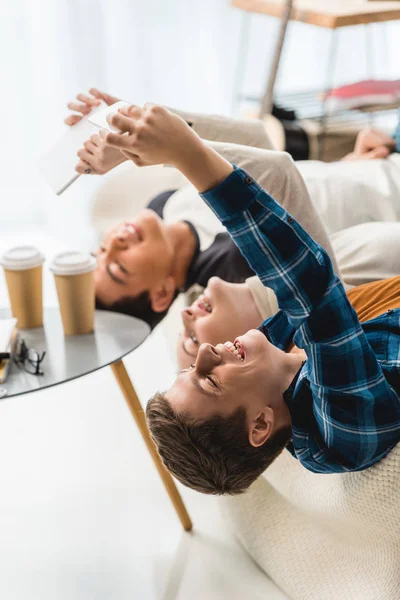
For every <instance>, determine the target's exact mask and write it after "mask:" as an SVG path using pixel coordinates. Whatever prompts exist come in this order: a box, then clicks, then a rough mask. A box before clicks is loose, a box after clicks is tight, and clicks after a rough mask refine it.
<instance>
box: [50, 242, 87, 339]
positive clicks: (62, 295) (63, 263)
mask: <svg viewBox="0 0 400 600" xmlns="http://www.w3.org/2000/svg"><path fill="white" fill-rule="evenodd" d="M95 268H96V259H95V258H94V257H93V256H91V255H90V254H86V253H83V252H62V253H61V254H58V255H57V256H56V257H55V258H54V259H53V262H52V263H51V265H50V270H51V271H52V272H53V275H54V280H55V284H56V288H57V295H58V302H59V304H60V312H61V319H62V324H63V328H64V333H65V335H78V334H81V333H91V332H92V331H93V329H94V307H95V291H94V276H93V271H94V270H95Z"/></svg>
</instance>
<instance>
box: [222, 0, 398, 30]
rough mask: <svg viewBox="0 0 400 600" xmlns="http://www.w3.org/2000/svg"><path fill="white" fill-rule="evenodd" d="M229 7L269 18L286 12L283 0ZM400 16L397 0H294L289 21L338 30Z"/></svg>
mask: <svg viewBox="0 0 400 600" xmlns="http://www.w3.org/2000/svg"><path fill="white" fill-rule="evenodd" d="M232 6H235V7H236V8H241V9H242V10H246V11H248V12H252V13H261V14H264V15H269V16H270V17H279V18H280V19H281V18H282V17H283V16H284V14H285V8H286V0H232ZM398 19H400V2H387V1H381V0H379V1H371V0H294V3H293V8H292V14H291V16H290V20H291V21H299V22H300V23H306V24H308V25H317V26H318V27H326V28H328V29H338V28H339V27H348V26H351V25H367V24H369V23H380V22H383V21H396V20H398Z"/></svg>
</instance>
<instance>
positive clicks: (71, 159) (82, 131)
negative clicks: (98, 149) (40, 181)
mask: <svg viewBox="0 0 400 600" xmlns="http://www.w3.org/2000/svg"><path fill="white" fill-rule="evenodd" d="M97 131H98V130H97V128H96V127H95V126H94V125H93V124H92V123H90V122H89V120H88V117H87V116H86V117H83V119H82V120H81V121H79V123H77V124H76V125H73V126H72V127H68V129H67V131H66V132H65V133H64V134H63V135H62V136H61V138H60V139H59V140H58V142H57V143H56V144H54V146H53V147H52V148H50V150H49V151H48V152H47V153H46V154H44V155H43V156H42V157H41V158H40V159H39V160H38V162H37V167H38V169H39V171H40V172H41V173H42V175H43V177H44V178H45V180H46V181H47V183H48V184H49V185H50V187H51V188H52V189H53V190H54V192H55V193H56V194H57V195H60V194H62V193H63V192H64V191H65V190H66V189H67V188H68V187H69V186H70V185H71V184H72V183H73V182H74V181H76V180H77V179H78V177H79V173H77V172H76V171H75V167H76V165H77V164H78V162H79V157H78V156H77V154H76V153H77V152H78V150H79V149H80V148H82V147H83V143H84V142H86V141H87V140H88V139H89V138H90V136H91V135H92V134H93V133H97Z"/></svg>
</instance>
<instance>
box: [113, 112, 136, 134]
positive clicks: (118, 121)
mask: <svg viewBox="0 0 400 600" xmlns="http://www.w3.org/2000/svg"><path fill="white" fill-rule="evenodd" d="M107 121H108V123H110V125H112V126H113V127H116V128H117V129H119V130H120V131H123V132H129V133H133V132H134V131H135V123H134V121H133V120H132V119H131V118H130V117H125V116H124V115H121V114H119V113H111V114H110V115H108V116H107Z"/></svg>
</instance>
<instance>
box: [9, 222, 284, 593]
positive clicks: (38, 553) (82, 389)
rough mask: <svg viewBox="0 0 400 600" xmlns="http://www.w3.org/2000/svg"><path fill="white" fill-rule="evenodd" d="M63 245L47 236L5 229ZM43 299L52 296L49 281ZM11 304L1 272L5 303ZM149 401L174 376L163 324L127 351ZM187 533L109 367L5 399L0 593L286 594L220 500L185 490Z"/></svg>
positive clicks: (45, 244) (49, 248)
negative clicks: (233, 528) (237, 535)
mask: <svg viewBox="0 0 400 600" xmlns="http://www.w3.org/2000/svg"><path fill="white" fill-rule="evenodd" d="M21 240H23V241H24V242H27V241H28V240H29V241H31V242H36V241H38V240H40V244H41V247H42V248H43V249H44V250H45V251H46V253H47V254H48V255H50V256H51V254H52V253H53V252H55V251H56V249H57V244H56V243H55V242H54V241H52V240H49V239H47V238H46V236H43V235H42V234H41V233H40V232H38V233H37V234H36V235H33V234H32V233H30V234H29V235H26V234H23V233H22V232H21V234H20V236H19V239H18V238H17V237H16V236H2V239H1V242H0V252H1V251H2V250H3V249H4V248H5V247H6V246H7V245H11V244H13V243H14V242H20V241H21ZM45 298H46V303H47V304H54V301H55V297H54V289H53V286H52V282H51V280H50V281H46V288H45ZM6 303H7V299H6V293H5V288H4V281H3V279H2V276H0V305H1V306H4V305H5V304H6ZM126 365H127V367H128V369H129V372H130V374H131V376H132V379H133V380H134V383H135V385H136V387H137V391H138V392H139V395H140V397H141V398H142V400H143V401H145V400H146V399H147V398H148V397H149V395H150V394H151V393H152V392H153V391H155V390H156V389H158V388H161V389H162V388H165V387H166V386H168V384H169V382H170V381H171V379H172V378H173V374H174V366H173V364H172V362H171V360H170V358H169V349H168V344H167V342H166V340H165V338H164V336H163V335H162V334H161V333H160V332H155V333H154V334H153V335H152V336H151V337H150V338H149V339H148V340H147V341H146V342H145V344H144V345H143V346H142V347H141V348H140V349H138V350H137V351H136V352H134V353H132V354H131V355H130V356H129V357H128V358H127V359H126ZM182 494H183V497H184V500H185V502H186V505H187V507H188V509H189V511H190V514H191V516H192V519H193V521H194V526H195V528H194V531H193V532H192V533H190V534H187V533H184V532H183V531H182V529H181V526H180V524H179V522H178V520H177V518H176V516H175V514H174V511H173V509H172V507H171V505H170V502H169V499H168V497H167V496H166V493H165V492H164V489H163V487H162V484H161V482H160V480H159V478H158V475H157V474H156V472H155V470H154V468H153V465H152V463H151V461H150V458H149V456H148V454H147V451H146V449H145V447H144V445H143V443H142V440H141V439H140V436H139V434H138V432H137V430H136V428H135V425H134V423H133V421H132V418H131V416H130V413H129V411H128V408H127V407H126V405H125V403H124V400H123V398H122V397H121V394H120V392H119V389H118V388H117V384H116V382H115V381H114V379H113V376H112V373H111V370H110V369H104V370H102V371H100V372H97V373H94V374H93V375H90V376H87V377H85V378H82V379H79V380H76V381H73V382H70V383H68V384H65V385H63V386H59V387H56V388H53V389H49V390H47V391H44V392H40V393H37V394H31V395H27V396H22V397H19V398H15V399H14V400H8V401H7V400H6V401H2V402H0V532H1V533H0V565H1V567H0V570H1V575H0V598H4V599H5V600H54V599H55V598H56V599H57V600H111V599H112V600H114V599H117V600H125V599H127V600H128V599H129V600H133V599H135V600H136V599H138V600H189V599H190V600H222V599H223V600H225V599H229V600H244V599H247V598H252V599H253V600H284V599H285V598H286V596H285V595H284V594H283V593H282V592H280V591H279V590H278V588H276V586H275V585H274V584H273V583H272V582H270V581H269V580H268V578H267V577H266V576H265V575H264V574H263V573H262V572H261V571H260V570H259V569H258V567H257V566H256V565H255V564H254V563H253V562H252V561H251V559H250V558H249V557H248V556H247V555H246V554H245V552H244V551H243V550H242V549H241V547H240V546H239V544H238V543H237V542H236V540H235V539H234V537H233V536H232V535H231V533H230V532H229V531H227V529H226V527H225V525H224V521H223V518H222V515H221V514H220V512H219V507H218V501H217V500H216V499H215V498H208V497H204V496H201V495H199V494H196V493H194V492H191V491H190V490H186V489H182Z"/></svg>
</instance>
